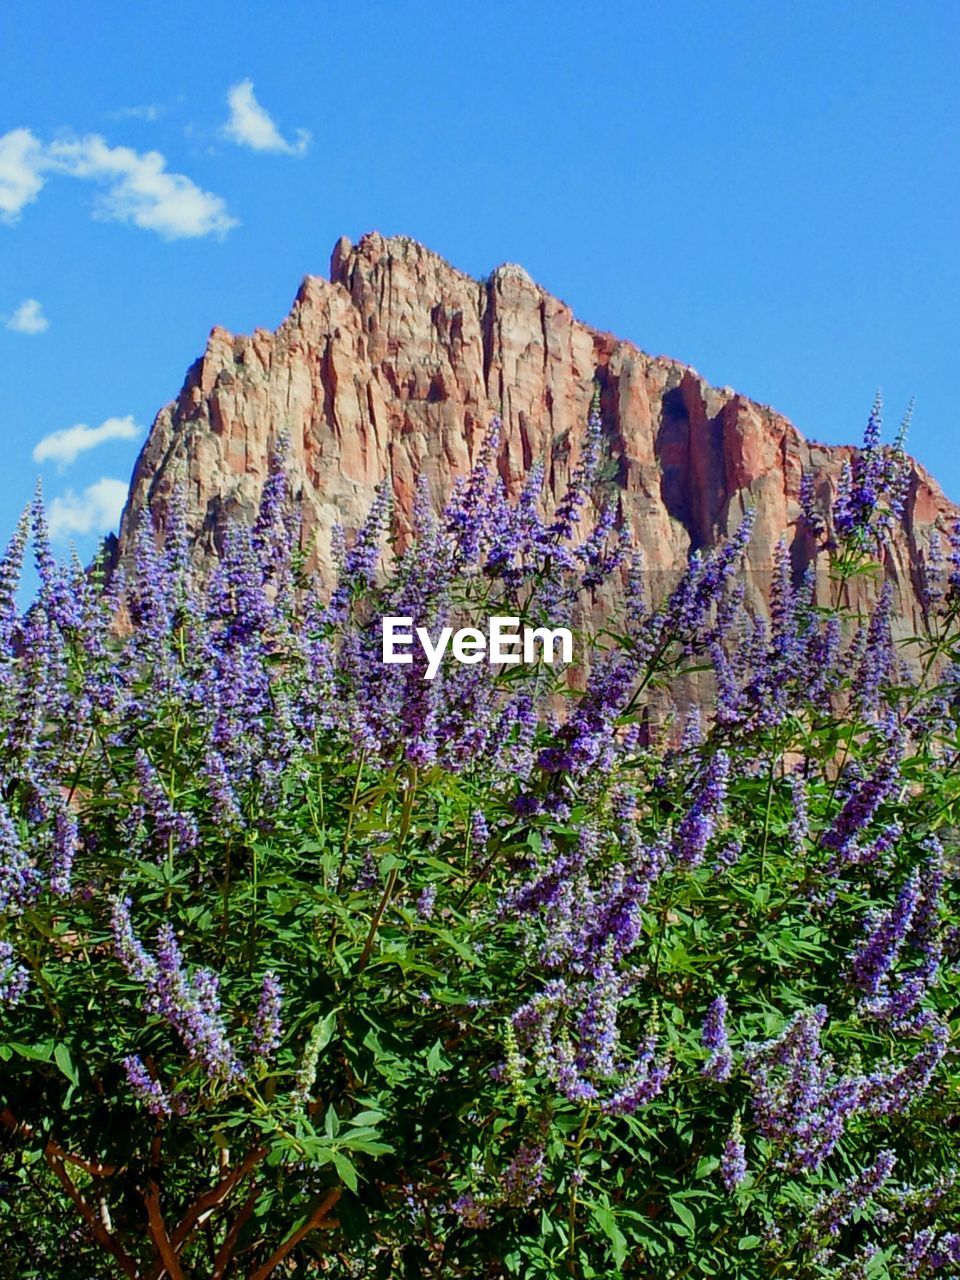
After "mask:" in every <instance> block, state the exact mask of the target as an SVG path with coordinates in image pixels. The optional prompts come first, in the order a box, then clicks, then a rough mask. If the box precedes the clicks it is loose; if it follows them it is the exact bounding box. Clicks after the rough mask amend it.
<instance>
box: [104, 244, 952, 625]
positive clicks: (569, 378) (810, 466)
mask: <svg viewBox="0 0 960 1280" xmlns="http://www.w3.org/2000/svg"><path fill="white" fill-rule="evenodd" d="M597 384H599V386H600V389H601V408H602V416H603V421H604V433H605V452H606V457H605V462H604V466H603V477H602V478H603V486H602V487H603V488H604V489H605V491H606V495H607V497H608V499H610V500H613V501H614V502H616V503H617V505H618V511H619V517H620V519H621V521H622V522H623V523H624V524H625V525H626V526H627V527H628V528H629V529H630V530H631V531H632V532H633V534H634V536H635V538H636V540H637V542H638V543H639V544H640V546H641V547H642V548H643V551H644V556H645V563H646V565H647V567H648V568H649V570H650V571H651V578H652V580H656V581H659V582H661V583H665V581H666V580H668V579H669V578H670V577H671V576H672V575H673V574H674V573H675V572H676V571H677V570H679V569H680V568H681V567H682V566H683V565H684V564H685V563H686V560H687V556H688V554H689V553H690V551H691V549H694V548H697V547H708V546H711V545H713V544H714V543H716V542H717V541H718V540H720V539H722V538H724V537H726V536H727V535H728V534H729V533H730V532H731V531H732V530H733V529H734V528H735V527H736V526H737V524H738V523H739V521H740V520H741V518H742V517H743V514H744V512H745V511H746V510H747V508H749V507H755V508H756V509H757V523H756V529H755V532H754V536H753V541H752V544H751V548H750V551H749V559H748V564H749V568H750V569H751V570H752V575H753V576H752V578H751V580H752V581H754V582H756V583H757V584H758V585H757V593H758V595H759V594H760V592H761V590H762V588H761V586H760V584H761V583H765V581H766V580H767V578H768V574H769V567H770V562H771V557H772V553H773V548H774V546H775V545H776V543H777V541H778V539H780V538H781V537H782V536H784V535H785V536H786V537H787V538H788V540H789V541H790V542H791V544H792V547H793V555H794V562H795V564H796V565H797V566H798V567H799V566H801V565H802V564H803V563H804V562H805V561H806V560H807V559H808V558H809V554H810V550H811V548H810V547H809V545H808V542H809V540H808V538H807V537H806V535H805V534H804V533H803V531H802V530H800V529H798V525H797V521H798V516H799V511H800V508H799V502H798V495H799V489H800V479H801V475H802V474H803V472H804V471H813V472H814V473H815V476H816V487H817V490H818V492H820V493H822V494H828V493H829V491H830V489H831V487H832V486H834V485H835V483H836V479H837V476H838V474H839V471H840V466H841V463H842V461H843V459H844V457H845V456H848V455H849V452H850V451H849V450H848V449H845V448H828V447H826V446H821V445H815V444H811V443H808V442H807V441H805V440H804V439H803V438H802V437H801V436H800V434H799V433H798V432H797V431H796V429H795V428H794V427H793V426H792V425H791V424H790V423H789V422H788V421H787V420H786V419H785V418H783V417H782V416H781V415H779V414H777V413H775V412H774V411H773V410H772V409H769V408H767V407H766V406H763V405H759V404H755V403H753V402H752V401H750V400H747V399H745V398H744V397H742V396H739V395H737V394H736V393H735V392H734V391H732V390H731V389H729V388H721V389H718V388H715V387H711V386H708V385H707V384H706V383H705V382H704V381H703V379H702V378H701V377H700V376H699V375H698V374H697V373H696V372H695V371H694V370H693V369H691V368H689V367H687V366H685V365H682V364H679V363H677V362H676V361H674V360H669V359H665V358H663V357H654V356H649V355H646V354H645V353H644V352H642V351H640V350H638V348H637V347H635V346H633V345H631V344H630V343H629V342H623V341H620V340H619V339H617V338H614V337H612V336H611V335H609V334H606V333H600V332H598V331H597V330H594V329H591V328H589V327H588V326H586V325H584V324H581V323H580V322H578V321H577V320H576V319H575V318H574V316H573V315H572V313H571V311H570V309H569V308H568V307H567V306H566V305H565V304H564V303H563V302H561V301H559V300H558V299H557V298H554V297H552V296H551V295H550V294H548V293H546V292H545V291H544V290H543V289H540V288H539V287H538V286H537V285H536V284H535V283H534V282H533V280H531V279H530V277H529V276H528V275H527V273H526V272H525V271H524V270H523V269H522V268H521V267H518V266H512V265H507V266H502V267H499V268H498V269H497V270H496V271H494V272H493V274H492V275H491V276H490V278H489V279H488V280H486V281H483V282H480V281H477V280H474V279H471V278H470V277H468V276H466V275H463V274H462V273H460V272H459V271H456V270H454V269H453V268H452V267H451V266H449V265H448V264H447V263H446V262H444V261H443V260H442V259H441V258H439V257H438V256H437V255H436V254H434V253H431V252H430V251H429V250H427V249H425V248H423V247H422V246H421V245H419V244H416V243H415V242H413V241H411V240H408V239H405V238H393V239H385V238H383V237H382V236H380V235H377V234H372V235H367V236H365V237H364V238H363V239H362V240H361V241H360V242H359V244H357V245H352V244H351V243H350V241H349V240H346V239H341V240H340V241H339V243H338V244H337V245H336V246H335V248H334V251H333V256H332V259H331V269H330V280H329V281H327V280H324V279H321V278H319V277H316V276H308V277H307V278H306V279H305V280H304V281H303V283H302V284H301V286H300V290H299V292H298V294H297V296H296V300H295V302H294V304H293V309H292V311H291V313H290V315H289V317H288V318H287V319H286V320H285V321H284V322H283V323H282V324H281V325H280V327H279V328H278V329H277V330H276V331H275V332H268V331H266V330H259V329H258V330H257V331H256V332H255V333H253V334H252V335H251V336H249V337H235V336H233V335H231V334H229V333H227V332H226V331H225V330H223V329H220V328H215V329H214V330H213V331H212V333H211V334H210V338H209V340H208V342H207V348H206V350H205V352H204V353H203V355H202V356H201V357H200V359H199V360H198V361H197V362H196V363H195V364H194V365H193V367H192V368H191V369H190V371H189V372H188V374H187V378H186V381H185V383H184V385H183V388H182V390H181V391H180V394H179V396H178V397H177V399H176V400H175V401H173V403H171V404H169V405H168V406H167V407H166V408H165V409H163V410H162V411H161V412H160V413H159V415H158V416H157V419H156V421H155V422H154V424H153V427H152V429H151V432H150V435H149V438H148V440H147V442H146V444H145V446H144V448H143V451H142V453H141V455H140V458H139V460H138V461H137V464H136V469H135V471H134V475H133V480H132V483H131V489H130V495H129V499H128V502H127V506H126V509H125V511H124V515H123V520H122V524H121V529H120V536H119V542H118V544H117V546H116V548H115V551H114V554H115V558H116V559H118V560H122V559H124V558H125V557H126V556H127V555H128V554H129V551H130V548H131V545H132V540H133V535H134V530H135V528H136V524H137V520H138V518H139V516H140V513H141V511H142V510H143V508H144V506H145V505H148V504H149V505H150V506H151V507H152V509H153V511H154V516H155V519H157V520H158V522H159V523H160V524H162V523H163V522H164V519H165V514H166V511H167V509H168V504H169V500H170V497H171V494H172V493H173V491H174V489H175V487H176V486H178V485H181V486H183V487H184V488H185V491H186V495H187V503H188V513H189V520H190V525H191V532H192V535H193V538H194V543H195V546H196V550H197V555H198V557H199V558H200V559H201V561H204V562H206V561H209V560H210V559H211V558H212V557H213V556H215V555H216V551H217V547H218V545H219V537H220V534H221V532H222V529H223V525H224V521H225V520H226V519H227V518H228V517H229V516H232V515H239V516H240V517H242V518H246V519H250V518H252V516H253V514H254V512H255V509H256V505H257V502H258V500H259V495H260V490H261V488H262V485H263V482H264V479H265V477H266V474H267V469H268V459H269V457H270V453H271V451H272V448H273V446H274V443H275V441H276V440H277V438H278V436H279V435H280V434H281V433H284V434H286V436H287V437H288V439H289V445H288V456H289V460H290V467H291V472H292V474H293V477H294V487H295V494H296V498H297V501H298V502H299V503H300V505H301V507H302V511H303V527H304V538H305V539H310V540H312V542H313V545H314V546H315V548H316V551H315V559H316V562H317V566H318V568H319V569H320V570H321V571H323V569H324V568H325V567H326V565H327V563H328V556H329V548H330V536H331V530H332V528H333V526H334V525H335V524H338V523H340V524H343V525H344V526H345V527H346V529H347V530H348V531H349V530H350V529H351V528H355V527H357V526H358V525H359V523H360V522H361V521H362V519H363V517H364V515H365V513H366V511H367V509H368V508H369V506H370V503H371V501H372V498H373V491H374V488H375V486H376V485H377V484H378V482H379V481H381V480H382V479H383V478H384V477H385V476H388V475H389V476H392V483H393V489H394V493H395V496H396V501H397V509H398V519H399V521H400V524H401V527H402V525H403V522H404V520H405V519H406V518H407V517H408V515H409V512H410V508H411V504H412V500H413V495H414V489H415V486H416V483H417V477H418V476H420V475H426V476H427V478H428V480H429V483H430V487H431V492H432V494H433V496H434V498H435V500H436V501H437V503H440V502H441V501H442V500H443V499H444V498H445V497H446V495H447V493H448V492H449V490H450V486H451V484H452V482H453V480H454V478H455V477H456V476H458V475H462V474H463V473H464V472H466V471H467V470H468V469H469V467H470V464H471V460H472V459H473V458H474V456H475V454H476V451H477V448H478V447H479V443H480V441H481V439H482V437H483V435H484V433H485V431H486V429H487V424H488V422H489V420H490V418H491V417H492V416H493V415H494V414H496V413H499V414H501V416H502V418H503V436H502V446H501V452H500V457H499V467H500V471H501V474H502V476H503V478H504V480H505V481H506V483H507V484H508V486H509V487H510V488H511V489H514V490H515V489H516V488H517V487H518V486H519V485H520V484H521V482H522V480H523V478H524V476H525V474H526V472H527V471H528V469H529V467H530V465H531V463H532V462H533V461H534V460H535V459H536V458H538V457H542V458H543V459H544V462H545V468H546V485H547V492H546V495H545V503H546V505H547V507H548V508H549V506H550V505H551V503H552V502H554V501H556V499H557V498H558V497H559V496H560V495H562V493H563V491H564V488H565V486H566V482H567V480H568V477H569V475H570V472H571V469H572V468H573V467H574V466H575V465H576V462H577V458H578V454H579V449H580V445H581V442H582V439H583V433H584V427H585V423H586V419H587V415H588V411H589V407H590V403H591V399H592V396H593V393H594V387H595V385H597ZM957 514H958V513H957V510H956V508H954V507H952V505H951V504H950V503H948V502H947V500H946V499H945V498H944V496H943V494H942V492H941V491H940V489H939V488H938V487H937V485H936V484H935V483H934V482H933V480H932V479H931V478H930V477H929V476H928V475H927V474H926V473H925V472H924V471H923V470H922V469H921V468H920V467H919V466H917V465H914V466H913V468H912V481H911V486H910V494H909V499H908V503H907V510H906V514H905V518H904V521H903V527H902V529H901V530H900V531H899V532H898V535H897V537H896V539H895V541H894V545H893V547H892V549H891V550H890V551H889V552H888V553H887V556H886V563H885V565H884V572H885V574H886V576H887V577H888V578H889V579H890V580H891V583H892V586H893V588H894V591H895V601H896V606H897V611H898V614H899V624H898V629H899V630H900V632H901V634H913V633H915V631H916V630H917V629H918V627H919V626H920V623H921V621H922V606H921V604H920V598H919V581H920V578H919V575H920V572H921V566H922V561H923V555H924V552H925V549H926V546H927V541H928V538H929V531H930V527H931V526H932V525H934V524H939V525H940V526H941V527H944V526H945V525H946V523H947V522H948V521H950V520H953V519H955V518H956V517H957ZM658 575H659V576H658ZM855 590H856V591H857V592H859V593H861V596H862V598H861V599H860V600H859V601H858V600H856V599H855V600H853V601H852V602H851V603H854V604H857V603H866V597H868V596H872V595H875V593H876V584H875V583H871V582H870V581H868V580H864V579H861V580H858V581H857V585H856V587H855Z"/></svg>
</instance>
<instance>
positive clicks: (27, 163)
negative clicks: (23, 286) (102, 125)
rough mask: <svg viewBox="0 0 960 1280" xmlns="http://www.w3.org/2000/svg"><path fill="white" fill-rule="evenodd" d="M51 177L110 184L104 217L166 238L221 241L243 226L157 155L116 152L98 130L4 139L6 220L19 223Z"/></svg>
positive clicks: (0, 144)
mask: <svg viewBox="0 0 960 1280" xmlns="http://www.w3.org/2000/svg"><path fill="white" fill-rule="evenodd" d="M48 173H60V174H66V175H68V176H69V177H72V178H79V179H81V180H82V181H86V182H96V183H100V184H102V185H104V186H105V187H106V191H105V193H104V194H103V196H102V197H101V199H100V201H99V204H98V207H97V211H98V214H99V216H101V217H103V218H106V219H109V220H110V221H113V222H130V223H132V224H133V225H134V226H136V227H142V228H143V229H144V230H146V231H155V232H156V233H157V234H158V235H160V236H162V237H163V238H164V239H165V240H178V239H184V238H190V237H198V236H208V235H219V236H222V235H224V234H226V232H227V231H229V230H230V228H231V227H235V226H237V220H236V218H233V217H231V215H230V214H229V213H228V211H227V206H226V203H225V202H224V200H223V199H222V198H221V197H220V196H217V195H213V194H212V193H211V192H209V191H204V190H203V189H202V188H201V187H198V186H197V184H196V183H195V182H193V181H192V180H191V179H190V178H187V177H185V176H184V175H183V174H182V173H170V172H169V171H168V170H167V161H166V158H165V157H164V156H162V155H161V154H160V152H159V151H145V152H139V151H134V150H133V148H132V147H112V146H110V145H109V143H107V142H106V141H105V139H104V138H102V137H101V136H100V135H99V134H95V133H94V134H90V135H89V136H88V137H86V138H79V139H76V140H72V141H60V142H51V143H42V142H41V141H40V140H39V139H38V138H37V137H36V136H35V135H34V134H33V133H31V132H30V130H29V129H13V130H12V131H11V132H9V133H6V134H3V135H0V217H2V218H4V219H5V220H6V221H7V222H14V221H16V219H17V217H18V216H19V214H20V212H21V210H22V209H23V207H24V205H27V204H29V203H30V202H31V201H32V200H35V199H36V198H37V195H38V194H39V192H40V190H41V188H42V187H43V184H44V181H45V175H46V174H48Z"/></svg>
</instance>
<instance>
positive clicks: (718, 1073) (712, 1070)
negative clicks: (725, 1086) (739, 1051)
mask: <svg viewBox="0 0 960 1280" xmlns="http://www.w3.org/2000/svg"><path fill="white" fill-rule="evenodd" d="M726 1018H727V998H726V996H722V995H721V996H717V998H716V999H715V1000H714V1001H713V1003H712V1004H711V1005H710V1007H709V1009H708V1010H707V1016H706V1018H705V1019H704V1023H703V1031H702V1032H701V1035H700V1040H701V1043H702V1045H703V1047H704V1048H705V1049H707V1050H709V1052H710V1057H709V1059H708V1061H707V1063H706V1065H705V1066H704V1067H703V1074H704V1075H705V1076H709V1078H710V1079H711V1080H719V1081H723V1080H729V1078H730V1074H731V1072H732V1071H733V1054H732V1053H731V1052H730V1042H729V1040H728V1038H727V1025H726Z"/></svg>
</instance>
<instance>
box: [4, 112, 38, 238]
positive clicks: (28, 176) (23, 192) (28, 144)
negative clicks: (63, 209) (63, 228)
mask: <svg viewBox="0 0 960 1280" xmlns="http://www.w3.org/2000/svg"><path fill="white" fill-rule="evenodd" d="M43 169H44V150H43V144H42V143H41V142H40V139H39V138H38V137H37V136H36V135H35V134H33V133H31V132H30V130H29V129H11V130H10V132H9V133H4V134H0V218H3V220H4V221H5V222H16V220H17V218H18V217H19V216H20V211H21V210H22V209H23V207H24V205H28V204H30V203H31V202H32V201H33V200H36V198H37V196H38V195H39V194H40V190H41V188H42V187H43V176H42V175H43Z"/></svg>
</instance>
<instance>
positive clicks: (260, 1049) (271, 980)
mask: <svg viewBox="0 0 960 1280" xmlns="http://www.w3.org/2000/svg"><path fill="white" fill-rule="evenodd" d="M282 1004H283V987H282V986H281V985H280V981H279V979H278V978H277V975H276V974H275V973H274V972H273V971H272V970H268V971H267V972H266V973H265V974H264V976H263V984H262V986H261V989H260V1003H259V1004H258V1005H257V1012H256V1016H255V1017H254V1020H253V1036H252V1038H251V1042H250V1051H251V1053H252V1054H253V1056H254V1058H255V1059H256V1060H257V1061H259V1062H270V1061H271V1060H272V1059H273V1057H274V1055H275V1054H276V1051H277V1049H278V1048H279V1047H280V1040H281V1037H282V1024H281V1019H280V1015H281V1008H282Z"/></svg>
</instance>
